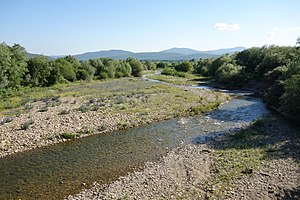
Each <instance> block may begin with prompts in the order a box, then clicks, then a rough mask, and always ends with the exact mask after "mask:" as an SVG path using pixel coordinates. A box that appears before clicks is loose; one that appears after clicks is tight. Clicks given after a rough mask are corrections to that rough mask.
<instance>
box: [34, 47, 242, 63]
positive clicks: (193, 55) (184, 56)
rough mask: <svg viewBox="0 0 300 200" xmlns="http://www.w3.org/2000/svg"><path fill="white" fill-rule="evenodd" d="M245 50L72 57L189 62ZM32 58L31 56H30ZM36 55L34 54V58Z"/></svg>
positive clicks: (120, 52) (101, 53) (173, 50)
mask: <svg viewBox="0 0 300 200" xmlns="http://www.w3.org/2000/svg"><path fill="white" fill-rule="evenodd" d="M244 49H246V48H245V47H234V48H226V49H216V50H209V51H198V50H194V49H189V48H177V47H176V48H171V49H167V50H163V51H159V52H143V53H133V52H130V51H124V50H103V51H96V52H86V53H83V54H76V55H73V56H74V57H75V58H76V59H78V60H89V59H96V58H112V59H121V60H123V59H126V58H128V57H133V58H136V59H139V60H169V61H176V60H191V59H200V58H209V57H217V56H220V55H222V54H226V53H228V54H232V53H235V52H239V51H242V50H244ZM30 55H31V56H32V54H30ZM35 55H36V54H34V56H35ZM50 57H51V58H57V57H62V56H50Z"/></svg>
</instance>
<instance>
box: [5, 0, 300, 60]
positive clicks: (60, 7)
mask: <svg viewBox="0 0 300 200" xmlns="http://www.w3.org/2000/svg"><path fill="white" fill-rule="evenodd" d="M299 8H300V1H299V0H0V42H5V43H6V44H8V45H13V44H14V43H17V44H20V45H22V46H23V47H25V48H26V50H27V51H28V52H30V53H38V54H44V55H69V54H70V55H74V54H79V53H84V52H93V51H100V50H109V49H122V50H128V51H132V52H154V51H161V50H165V49H169V48H173V47H185V48H192V49H196V50H200V51H202V50H212V49H220V48H230V47H236V46H243V47H248V48H249V47H253V46H263V45H272V44H275V45H284V46H294V45H295V43H296V40H297V38H298V37H299V36H300V14H299Z"/></svg>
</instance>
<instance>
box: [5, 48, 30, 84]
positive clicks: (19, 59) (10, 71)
mask: <svg viewBox="0 0 300 200" xmlns="http://www.w3.org/2000/svg"><path fill="white" fill-rule="evenodd" d="M26 54H27V52H26V50H25V48H24V47H22V46H21V45H19V44H14V45H13V46H12V47H10V46H8V45H6V44H5V43H2V44H0V89H6V88H16V87H19V86H21V82H22V80H23V79H22V78H23V76H24V74H25V72H26V67H27V63H26V62H27V56H26Z"/></svg>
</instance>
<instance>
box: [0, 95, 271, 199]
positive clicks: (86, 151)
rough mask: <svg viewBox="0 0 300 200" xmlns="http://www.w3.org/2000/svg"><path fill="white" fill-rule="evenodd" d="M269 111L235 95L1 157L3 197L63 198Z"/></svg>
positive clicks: (254, 100)
mask: <svg viewBox="0 0 300 200" xmlns="http://www.w3.org/2000/svg"><path fill="white" fill-rule="evenodd" d="M265 113H267V109H266V108H265V106H264V104H263V103H262V102H261V101H260V100H259V99H255V98H250V97H248V98H245V97H243V98H241V99H233V100H232V101H231V102H229V103H227V104H224V105H222V106H221V108H220V109H219V110H216V111H213V112H211V113H209V114H207V115H200V116H194V117H185V118H175V119H170V120H165V121H161V122H156V123H153V124H149V125H145V126H142V127H137V128H132V129H128V130H123V131H116V132H112V133H107V134H101V135H94V136H91V137H87V138H82V139H79V140H75V141H70V142H66V143H61V144H57V145H53V146H50V147H45V148H39V149H35V150H31V151H26V152H23V153H19V154H16V155H12V156H7V157H4V158H2V159H1V160H0V199H62V198H63V197H65V196H67V195H69V194H74V193H77V192H79V191H80V190H81V189H83V188H84V187H89V186H91V184H92V183H93V182H94V181H98V182H102V183H108V182H110V181H113V180H115V179H117V178H118V177H119V176H122V175H126V174H127V173H128V172H130V171H133V170H134V169H136V168H138V167H141V166H143V164H144V163H145V162H147V161H156V160H158V159H159V158H160V157H161V156H163V155H165V154H166V153H167V151H168V149H171V148H174V147H176V146H178V145H179V144H180V143H183V142H193V143H200V142H203V141H204V140H205V139H206V138H207V137H213V136H214V135H216V134H217V135H218V134H221V133H222V132H224V131H228V130H231V129H234V128H238V127H240V126H242V125H245V124H247V123H249V122H251V121H253V120H254V119H256V118H257V117H259V116H261V115H263V114H265Z"/></svg>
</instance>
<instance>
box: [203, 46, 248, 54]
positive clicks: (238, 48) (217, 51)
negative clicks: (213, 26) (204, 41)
mask: <svg viewBox="0 0 300 200" xmlns="http://www.w3.org/2000/svg"><path fill="white" fill-rule="evenodd" d="M245 49H246V48H245V47H234V48H228V49H217V50H210V51H204V52H206V53H208V54H215V55H222V54H226V53H228V54H233V53H235V52H239V51H243V50H245Z"/></svg>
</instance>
